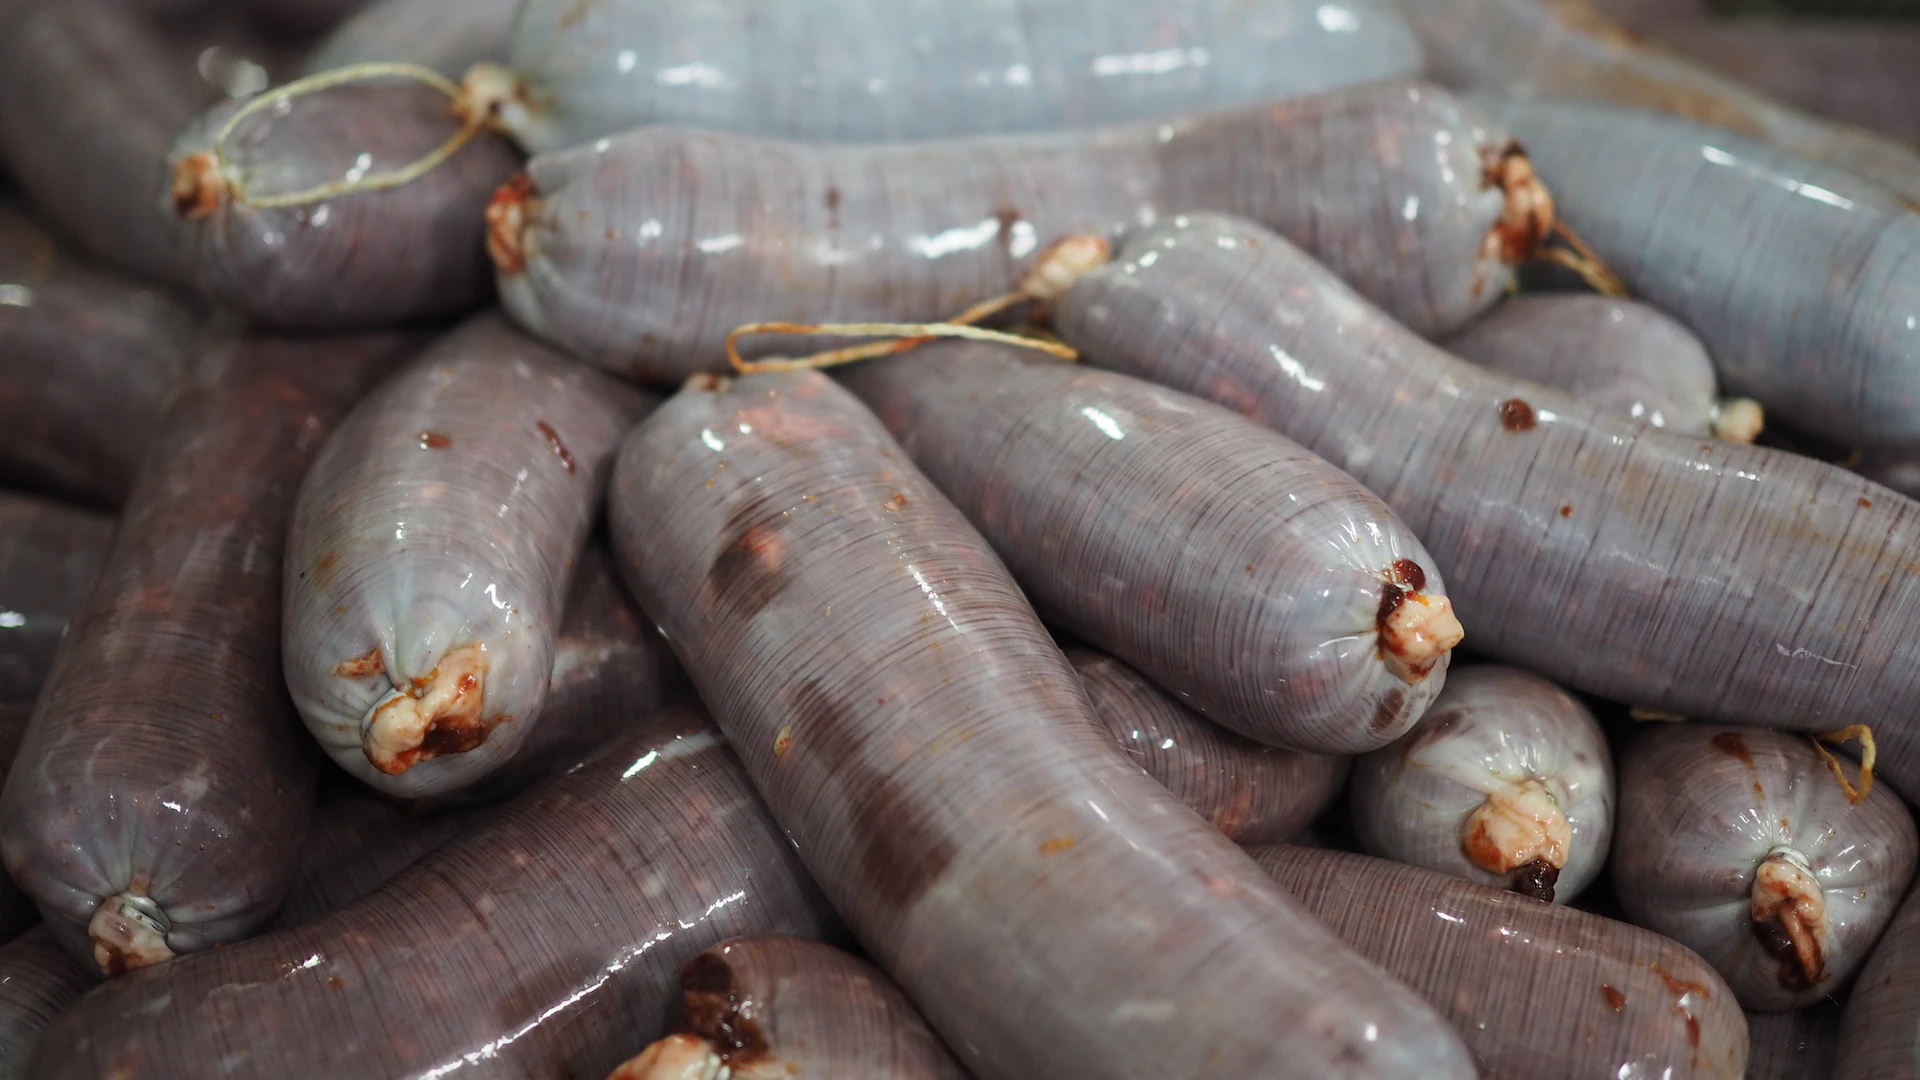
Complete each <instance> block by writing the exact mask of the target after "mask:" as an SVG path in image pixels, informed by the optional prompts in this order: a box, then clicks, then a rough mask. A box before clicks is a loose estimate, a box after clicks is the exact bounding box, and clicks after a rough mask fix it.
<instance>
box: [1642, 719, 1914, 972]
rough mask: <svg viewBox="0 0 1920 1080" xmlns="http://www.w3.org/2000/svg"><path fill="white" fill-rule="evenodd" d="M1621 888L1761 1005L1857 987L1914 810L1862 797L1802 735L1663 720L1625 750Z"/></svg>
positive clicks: (1891, 896)
mask: <svg viewBox="0 0 1920 1080" xmlns="http://www.w3.org/2000/svg"><path fill="white" fill-rule="evenodd" d="M1620 759H1621V760H1620V816H1619V824H1618V830H1619V843H1618V844H1617V845H1616V849H1615V851H1614V856H1613V864H1612V870H1613V882H1614V890H1615V892H1616V893H1617V894H1618V895H1619V898H1620V906H1621V908H1622V909H1623V910H1624V911H1625V912H1626V915H1627V917H1628V918H1629V919H1632V920H1633V921H1634V922H1636V923H1639V924H1640V925H1641V926H1644V927H1646V928H1648V929H1649V930H1653V931H1656V932H1658V933H1661V934H1665V935H1666V936H1668V937H1670V938H1672V939H1674V940H1675V941H1678V942H1680V943H1681V944H1682V945H1685V946H1687V947H1688V948H1690V949H1692V950H1693V951H1695V952H1697V953H1699V954H1700V955H1701V956H1702V957H1704V958H1705V959H1706V961H1707V962H1708V963H1710V964H1712V965H1713V966H1714V968H1715V970H1717V971H1719V972H1720V974H1721V976H1722V977H1723V978H1725V979H1726V980H1727V983H1728V984H1729V985H1730V986H1732V987H1733V992H1734V993H1735V994H1736V995H1738V996H1739V998H1740V1003H1741V1004H1742V1005H1744V1006H1746V1007H1747V1008H1749V1009H1758V1010H1775V1009H1792V1008H1797V1007H1799V1006H1802V1005H1809V1004H1812V1003H1813V1002H1815V1001H1818V1000H1820V999H1821V998H1823V997H1826V996H1828V995H1830V994H1832V993H1833V992H1834V991H1836V990H1837V989H1839V988H1840V987H1841V986H1843V985H1845V984H1846V982H1847V979H1848V977H1849V976H1850V975H1852V974H1853V971H1854V969H1855V968H1856V967H1858V966H1859V964H1860V962H1861V961H1862V960H1864V959H1866V955H1867V950H1868V948H1869V947H1871V946H1872V944H1873V942H1874V940H1875V939H1876V938H1878V937H1879V936H1880V932H1881V931H1882V930H1883V929H1885V927H1886V925H1887V922H1888V920H1890V919H1892V918H1893V912H1894V908H1896V907H1898V906H1899V903H1900V897H1901V896H1902V895H1904V894H1905V892H1906V889H1907V884H1908V883H1909V882H1910V881H1912V879H1913V871H1914V862H1915V857H1916V846H1917V845H1920V838H1916V835H1915V831H1914V824H1913V815H1912V814H1910V813H1909V812H1908V811H1907V808H1906V806H1905V805H1903V804H1902V803H1901V802H1900V800H1899V799H1898V798H1897V797H1896V796H1895V795H1894V794H1893V793H1892V792H1890V791H1887V790H1886V789H1885V788H1881V789H1880V790H1879V791H1869V792H1868V793H1867V796H1866V798H1865V799H1864V800H1863V801H1862V802H1861V803H1860V804H1859V805H1857V806H1856V805H1852V804H1850V803H1849V801H1848V797H1847V794H1846V792H1845V790H1844V789H1843V788H1842V787H1841V786H1840V785H1839V784H1837V783H1835V782H1834V779H1833V777H1832V776H1830V775H1828V773H1827V768H1826V766H1825V764H1824V763H1823V762H1822V761H1821V759H1820V757H1819V756H1818V755H1817V754H1815V753H1814V751H1813V747H1812V745H1811V744H1810V743H1809V742H1808V741H1807V740H1806V739H1802V738H1796V737H1794V736H1791V735H1784V734H1781V733H1779V732H1773V731H1761V730H1759V729H1751V728H1726V727H1716V726H1710V725H1706V724H1683V725H1661V729H1660V730H1653V731H1648V732H1645V733H1643V734H1641V735H1640V736H1639V737H1638V738H1637V739H1635V740H1634V741H1633V743H1631V744H1629V745H1628V747H1627V748H1626V749H1625V750H1624V751H1622V752H1621V755H1620Z"/></svg>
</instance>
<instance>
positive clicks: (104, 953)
mask: <svg viewBox="0 0 1920 1080" xmlns="http://www.w3.org/2000/svg"><path fill="white" fill-rule="evenodd" d="M167 928H168V920H167V917H166V915H165V913H163V912H162V911H161V910H160V906H159V905H158V904H155V903H154V902H153V901H152V900H151V899H149V898H147V897H145V896H135V895H133V894H132V893H120V894H119V895H117V896H109V897H107V898H106V899H105V900H102V901H100V906H99V907H97V908H95V909H94V910H93V918H92V920H90V921H89V922H88V923H87V936H88V937H90V938H92V939H93V960H94V963H96V964H99V965H100V970H101V971H102V972H104V973H106V974H108V975H120V974H123V973H125V972H129V971H135V970H138V969H140V968H143V967H149V966H151V965H153V964H158V963H160V962H161V961H162V960H171V959H173V950H172V949H170V948H168V947H167Z"/></svg>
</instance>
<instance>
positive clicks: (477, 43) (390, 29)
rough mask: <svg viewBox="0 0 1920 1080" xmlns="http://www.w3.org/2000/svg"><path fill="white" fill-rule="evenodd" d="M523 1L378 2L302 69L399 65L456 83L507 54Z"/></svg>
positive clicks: (327, 40)
mask: <svg viewBox="0 0 1920 1080" xmlns="http://www.w3.org/2000/svg"><path fill="white" fill-rule="evenodd" d="M519 8H520V0H374V2H373V3H371V4H368V5H367V6H366V7H363V8H361V9H360V10H359V11H358V12H357V13H355V14H354V15H353V16H352V17H351V18H349V19H347V20H346V21H345V22H343V23H341V24H340V25H339V26H336V27H334V29H333V32H332V33H330V34H328V35H327V36H326V37H325V38H324V39H323V40H321V42H320V43H319V44H318V45H316V46H314V49H313V51H312V52H311V53H308V54H307V59H306V61H305V64H304V65H303V66H304V68H305V70H306V71H307V72H308V73H309V74H311V73H313V72H318V71H328V70H331V69H333V68H339V67H346V66H347V65H349V64H363V63H368V62H370V61H394V62H399V63H407V64H419V65H420V66H421V67H425V68H430V69H432V70H434V71H438V72H439V73H440V74H442V75H445V76H446V77H447V78H449V79H457V78H459V77H460V76H461V75H463V74H465V73H466V70H467V69H468V68H470V67H472V66H473V65H475V64H477V63H479V62H480V61H482V60H501V59H504V58H505V57H506V55H507V36H508V35H509V34H510V33H512V31H513V17H514V14H515V13H516V12H517V11H518V10H519Z"/></svg>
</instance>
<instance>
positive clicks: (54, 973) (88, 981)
mask: <svg viewBox="0 0 1920 1080" xmlns="http://www.w3.org/2000/svg"><path fill="white" fill-rule="evenodd" d="M98 984H99V976H98V975H96V974H94V973H93V972H92V971H89V970H88V969H86V968H84V967H81V966H80V963H79V961H77V960H75V959H74V958H73V957H71V956H68V955H67V952H66V950H65V949H62V948H61V947H60V946H59V944H58V943H57V942H55V941H54V940H53V935H52V934H51V933H50V932H48V930H47V928H46V927H45V926H36V927H34V928H33V929H31V930H29V931H27V932H26V933H24V934H21V935H20V936H19V937H16V938H14V939H13V940H12V941H9V942H7V943H6V944H5V945H0V1080H33V1075H34V1074H33V1073H31V1072H29V1071H28V1068H27V1066H28V1063H29V1062H30V1061H32V1059H33V1054H34V1051H35V1050H36V1049H38V1048H39V1046H40V1036H41V1035H42V1034H44V1033H45V1032H46V1030H47V1025H48V1024H51V1023H52V1022H53V1018H54V1017H55V1016H58V1015H59V1014H60V1013H61V1012H63V1011H64V1010H65V1009H66V1008H67V1007H68V1006H69V1005H71V1004H73V1003H74V1002H75V1001H78V1000H79V998H80V995H81V994H84V993H86V992H87V991H88V990H91V989H92V988H93V987H94V986H96V985H98Z"/></svg>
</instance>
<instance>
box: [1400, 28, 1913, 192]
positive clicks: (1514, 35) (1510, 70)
mask: <svg viewBox="0 0 1920 1080" xmlns="http://www.w3.org/2000/svg"><path fill="white" fill-rule="evenodd" d="M1397 6H1398V8H1399V9H1400V12H1401V14H1402V15H1403V16H1405V18H1406V20H1407V22H1408V23H1409V24H1410V25H1411V26H1412V27H1413V28H1414V30H1415V31H1416V32H1417V33H1418V34H1419V35H1420V40H1421V43H1422V44H1423V45H1424V46H1425V48H1426V55H1427V58H1428V60H1429V62H1430V64H1431V71H1432V74H1433V77H1434V78H1436V79H1438V80H1439V81H1441V82H1443V83H1446V84H1447V85H1449V86H1457V87H1462V88H1469V89H1474V90H1485V91H1489V92H1493V93H1502V94H1512V95H1515V96H1533V95H1538V96H1540V97H1543V98H1582V99H1590V100H1595V101H1604V102H1611V103H1613V104H1616V105H1626V106H1632V107H1635V108H1644V109H1659V110H1662V111H1664V112H1668V113H1673V114H1675V115H1678V116H1685V117H1689V118H1691V119H1694V120H1699V121H1701V122H1702V123H1707V124H1712V125H1714V126H1716V127H1721V128H1727V129H1730V130H1733V131H1737V132H1739V133H1741V134H1743V135H1746V136H1748V137H1750V138H1755V139H1764V140H1766V141H1768V142H1770V143H1773V144H1774V145H1776V146H1779V147H1781V148H1783V149H1786V150H1789V151H1791V152H1793V153H1796V154H1802V155H1804V156H1806V157H1809V158H1812V159H1814V160H1816V161H1824V162H1827V163H1829V164H1831V165H1835V166H1838V167H1840V168H1842V169H1847V170H1849V171H1851V172H1854V173H1858V174H1859V175H1861V176H1865V177H1867V178H1869V179H1871V180H1874V181H1877V182H1879V183H1882V184H1885V185H1887V186H1889V187H1891V188H1893V189H1894V190H1896V191H1900V192H1903V193H1905V194H1906V195H1908V196H1909V197H1911V198H1916V199H1920V155H1917V154H1916V153H1915V151H1914V148H1913V147H1912V146H1910V145H1907V144H1905V143H1902V142H1900V141H1898V140H1895V139H1889V138H1886V137H1884V136H1881V135H1876V134H1874V133H1872V132H1869V131H1863V130H1861V129H1859V128H1856V127H1851V126H1849V125H1846V124H1838V123H1834V122H1833V121H1831V120H1824V119H1821V118H1818V117H1813V116H1808V115H1807V114H1806V113H1803V112H1800V111H1798V110H1795V109H1789V108H1786V107H1785V106H1782V105H1780V104H1779V103H1778V102H1776V101H1773V100H1772V99H1770V98H1767V97H1765V96H1763V95H1761V94H1759V93H1757V92H1755V90H1754V89H1753V87H1751V86H1749V85H1747V84H1746V83H1743V82H1741V81H1739V80H1737V79H1729V78H1727V77H1725V76H1723V75H1720V74H1717V73H1715V72H1711V71H1708V70H1706V69H1705V68H1702V67H1700V66H1699V65H1697V64H1693V63H1689V62H1688V61H1686V60H1683V59H1681V58H1679V57H1677V56H1674V55H1673V54H1671V53H1669V52H1667V51H1665V50H1663V49H1658V48H1653V47H1649V46H1648V44H1647V42H1646V41H1645V40H1644V39H1642V38H1639V37H1638V36H1636V35H1633V34H1631V33H1629V32H1628V31H1627V30H1626V29H1625V28H1623V27H1621V26H1620V25H1619V24H1618V23H1616V22H1614V21H1613V20H1612V19H1611V18H1608V17H1607V16H1606V15H1604V14H1602V13H1601V12H1600V11H1599V10H1598V9H1596V8H1595V7H1594V6H1593V4H1591V3H1590V2H1588V0H1398V3H1397ZM1795 29H1796V30H1799V28H1798V27H1796V28H1795Z"/></svg>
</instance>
